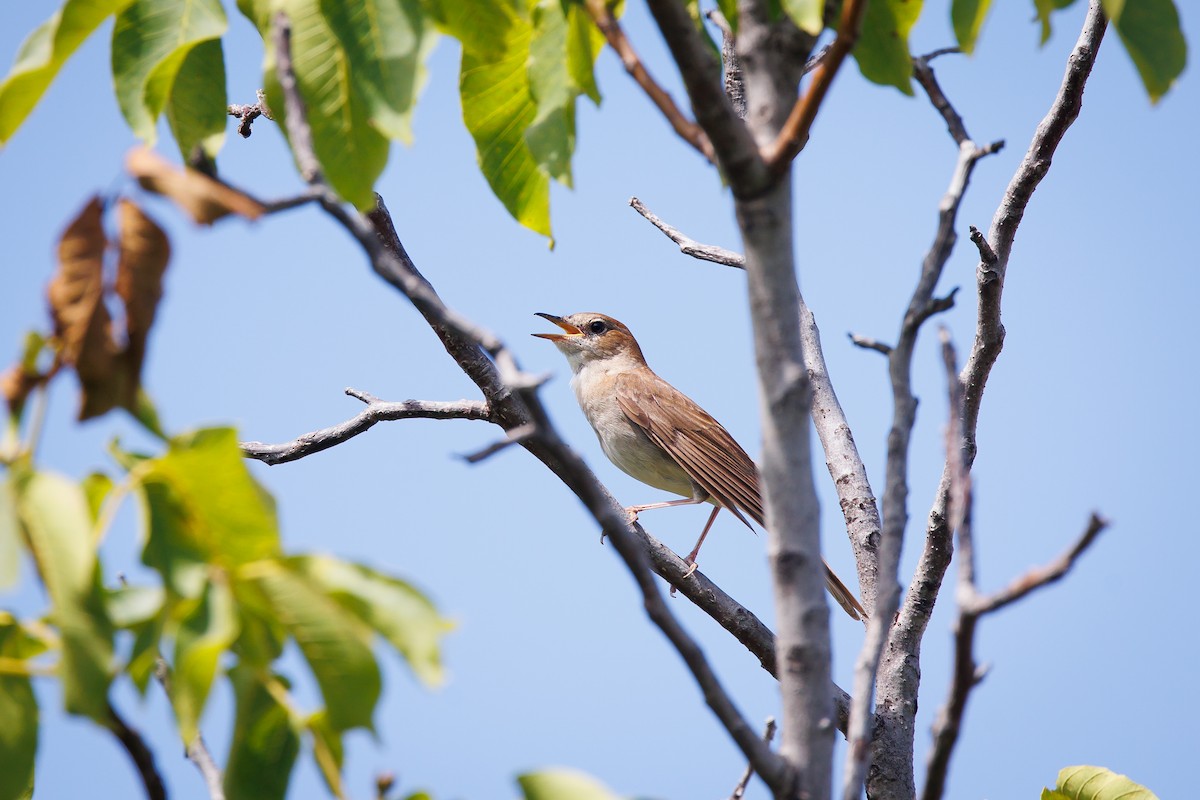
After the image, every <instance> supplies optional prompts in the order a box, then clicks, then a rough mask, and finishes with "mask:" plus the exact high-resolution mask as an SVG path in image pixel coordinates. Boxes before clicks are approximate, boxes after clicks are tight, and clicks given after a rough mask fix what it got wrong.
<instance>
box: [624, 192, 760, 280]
mask: <svg viewBox="0 0 1200 800" xmlns="http://www.w3.org/2000/svg"><path fill="white" fill-rule="evenodd" d="M629 205H630V206H632V207H633V210H634V211H636V212H638V213H639V214H641V215H642V216H643V217H645V218H646V221H647V222H649V223H650V224H651V225H653V226H654V227H656V228H658V229H659V230H660V231H662V232H663V234H665V235H666V237H667V238H668V239H670V240H671V241H672V242H674V243H675V244H677V245H679V252H681V253H683V254H684V255H685V256H691V257H692V258H699V259H702V260H704V261H711V262H713V263H714V264H723V265H725V266H727V267H736V268H737V269H745V268H746V257H745V256H743V255H742V254H741V253H735V252H733V251H732V250H726V249H725V248H723V247H717V246H716V245H711V244H701V243H700V242H697V241H696V240H695V239H693V238H692V237H690V236H688V235H687V234H685V233H682V232H680V231H679V230H678V229H677V228H674V227H672V226H670V225H668V224H667V223H666V222H663V221H662V220H661V219H659V218H658V216H657V215H656V214H655V213H654V212H653V211H651V210H650V209H648V208H646V205H645V203H643V202H642V201H641V200H639V199H637V198H636V197H631V198H629Z"/></svg>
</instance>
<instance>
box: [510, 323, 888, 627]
mask: <svg viewBox="0 0 1200 800" xmlns="http://www.w3.org/2000/svg"><path fill="white" fill-rule="evenodd" d="M538 316H539V317H543V318H545V319H548V320H549V321H550V322H553V323H554V324H555V325H557V326H558V327H560V328H562V330H563V331H564V332H563V333H535V334H533V335H534V336H537V337H540V338H542V339H549V340H550V341H552V342H554V344H555V346H556V347H557V348H558V349H559V350H560V351H561V352H562V354H563V355H565V356H566V357H567V361H568V362H569V363H570V365H571V371H572V373H574V377H572V378H571V388H572V389H574V390H575V398H576V399H577V400H578V401H579V407H580V408H582V409H583V413H584V416H586V417H587V420H588V422H590V423H591V425H592V429H593V430H595V431H596V436H597V437H598V438H599V439H600V447H601V449H603V450H604V454H605V455H606V456H608V458H609V460H610V461H612V462H613V463H614V464H616V465H617V466H618V467H619V468H620V469H621V470H622V471H623V472H625V473H627V474H629V475H631V476H633V477H634V478H637V479H638V480H639V481H641V482H642V483H647V484H649V485H651V486H653V487H654V488H656V489H662V490H663V491H667V492H671V493H672V494H677V495H682V496H683V497H684V499H683V500H669V501H666V502H662V503H648V504H646V505H639V506H630V507H629V508H626V509H625V511H626V513H628V514H629V519H630V521H631V522H632V521H634V520H636V519H637V517H638V514H640V513H641V512H643V511H648V510H649V509H652V508H667V507H669V506H686V505H694V504H696V503H704V502H709V503H712V504H713V505H714V506H716V508H714V509H713V512H712V514H711V515H710V516H709V518H708V522H707V523H705V525H704V530H703V531H702V532H701V534H700V539H699V541H697V542H696V546H695V547H694V548H693V549H692V552H691V553H689V554H688V556H687V558H686V559H685V561H686V562H687V563H688V564H690V565H691V566H692V569H693V570H695V568H696V557H697V555H699V553H700V545H702V544H703V543H704V537H705V536H707V535H708V530H709V528H711V527H712V524H713V520H714V519H716V517H717V514H718V513H719V512H720V510H721V509H722V508H727V509H729V511H730V513H732V514H733V515H734V516H735V517H737V518H738V519H739V520H741V521H742V522H743V523H744V524H745V525H746V526H747V527H749V526H750V523H749V522H747V521H746V518H745V516H743V515H742V512H743V511H744V512H746V514H749V515H750V517H751V518H752V519H753V520H754V521H755V522H757V523H758V524H759V525H762V524H763V506H762V494H761V493H760V492H759V488H758V468H757V467H756V466H755V464H754V461H752V460H751V458H750V456H748V455H746V451H745V450H743V449H742V448H741V447H740V446H739V445H738V443H737V442H736V441H735V440H734V438H733V437H732V436H730V435H729V431H727V430H725V429H724V428H723V427H721V423H719V422H717V421H716V420H715V419H713V417H712V416H711V415H710V414H709V413H708V412H707V411H705V410H704V409H702V408H701V407H700V406H698V405H696V403H695V402H694V401H692V399H691V398H689V397H688V396H687V395H685V394H684V393H683V392H681V391H679V390H678V389H676V388H675V387H674V386H672V385H671V384H669V383H667V382H666V381H664V380H663V379H662V378H660V377H658V375H656V374H655V373H654V371H653V370H651V369H650V367H649V366H647V365H646V359H645V357H644V356H643V355H642V348H641V347H639V346H638V343H637V340H635V339H634V338H633V334H631V333H630V332H629V329H628V328H626V327H625V326H624V325H623V324H621V323H620V322H618V321H617V320H615V319H613V318H612V317H608V316H605V315H604V314H595V313H591V312H584V313H580V314H572V315H570V316H569V317H557V316H555V315H553V314H542V313H539V314H538ZM689 574H690V573H689ZM825 586H826V587H827V588H828V589H829V593H830V594H831V595H833V598H834V599H835V600H837V602H838V605H840V606H841V607H842V608H843V609H845V611H846V613H847V614H849V615H850V616H851V617H853V618H854V619H866V616H867V613H866V611H864V610H863V607H862V605H861V604H860V603H859V602H858V599H857V598H856V597H855V596H854V593H853V592H851V591H850V590H849V589H848V588H846V585H845V584H844V583H842V581H841V580H840V579H839V578H838V576H837V575H836V574H834V572H833V570H831V569H830V568H829V565H828V564H826V565H825Z"/></svg>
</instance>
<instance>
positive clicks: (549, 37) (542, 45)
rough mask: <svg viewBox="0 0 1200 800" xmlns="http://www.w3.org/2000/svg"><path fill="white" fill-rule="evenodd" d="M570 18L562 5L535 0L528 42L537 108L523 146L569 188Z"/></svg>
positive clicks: (571, 124) (571, 106)
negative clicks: (568, 49) (568, 18)
mask: <svg viewBox="0 0 1200 800" xmlns="http://www.w3.org/2000/svg"><path fill="white" fill-rule="evenodd" d="M566 61H567V17H566V15H565V14H564V13H563V4H562V2H561V0H537V4H536V5H534V7H533V34H532V37H531V38H530V41H529V64H528V74H529V94H530V98H531V99H532V100H533V102H534V103H535V104H536V106H537V113H536V115H535V116H534V118H533V122H532V123H531V124H530V125H529V127H528V128H527V129H526V131H525V144H526V145H527V146H528V147H529V152H530V154H531V155H532V156H533V158H534V160H535V161H536V162H537V164H538V166H539V167H540V168H541V169H542V170H543V171H545V172H546V173H547V174H548V175H549V176H550V177H552V178H554V179H555V180H556V181H559V182H560V183H562V184H563V185H565V186H570V185H571V154H572V153H573V152H574V151H575V97H576V96H577V95H578V94H579V90H578V89H576V88H575V87H574V86H573V85H572V83H571V76H570V73H569V72H568V71H567V69H566Z"/></svg>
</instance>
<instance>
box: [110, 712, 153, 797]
mask: <svg viewBox="0 0 1200 800" xmlns="http://www.w3.org/2000/svg"><path fill="white" fill-rule="evenodd" d="M107 727H108V729H109V730H110V731H112V734H113V736H116V737H117V741H118V742H120V743H121V746H122V747H124V748H125V752H126V753H128V754H129V758H130V760H132V761H133V766H134V767H135V768H136V769H137V772H138V777H140V778H141V779H142V786H144V787H145V789H146V797H147V798H148V800H167V789H166V787H165V786H164V785H163V780H162V775H160V774H159V772H158V766H157V765H156V764H155V763H154V753H153V752H151V750H150V748H149V747H147V746H146V741H145V740H144V739H143V738H142V735H141V734H140V733H138V732H137V731H136V730H134V729H133V728H131V727H130V726H129V723H127V722H126V721H125V719H124V718H123V717H122V716H121V715H120V714H119V713H117V709H116V707H115V706H113V704H112V703H111V702H110V703H109V704H108V720H107Z"/></svg>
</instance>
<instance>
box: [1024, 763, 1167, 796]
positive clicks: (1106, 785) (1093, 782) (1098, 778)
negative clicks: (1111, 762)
mask: <svg viewBox="0 0 1200 800" xmlns="http://www.w3.org/2000/svg"><path fill="white" fill-rule="evenodd" d="M1042 800H1158V797H1157V796H1156V795H1155V794H1154V792H1152V791H1150V790H1149V789H1147V788H1146V787H1145V786H1141V785H1140V784H1137V783H1134V782H1133V781H1131V780H1130V779H1129V778H1128V777H1126V776H1125V775H1118V774H1117V773H1115V772H1113V771H1112V770H1108V769H1105V768H1104V767H1083V766H1081V767H1063V768H1062V769H1061V770H1059V771H1058V784H1057V785H1056V786H1055V787H1054V789H1043V790H1042Z"/></svg>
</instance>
